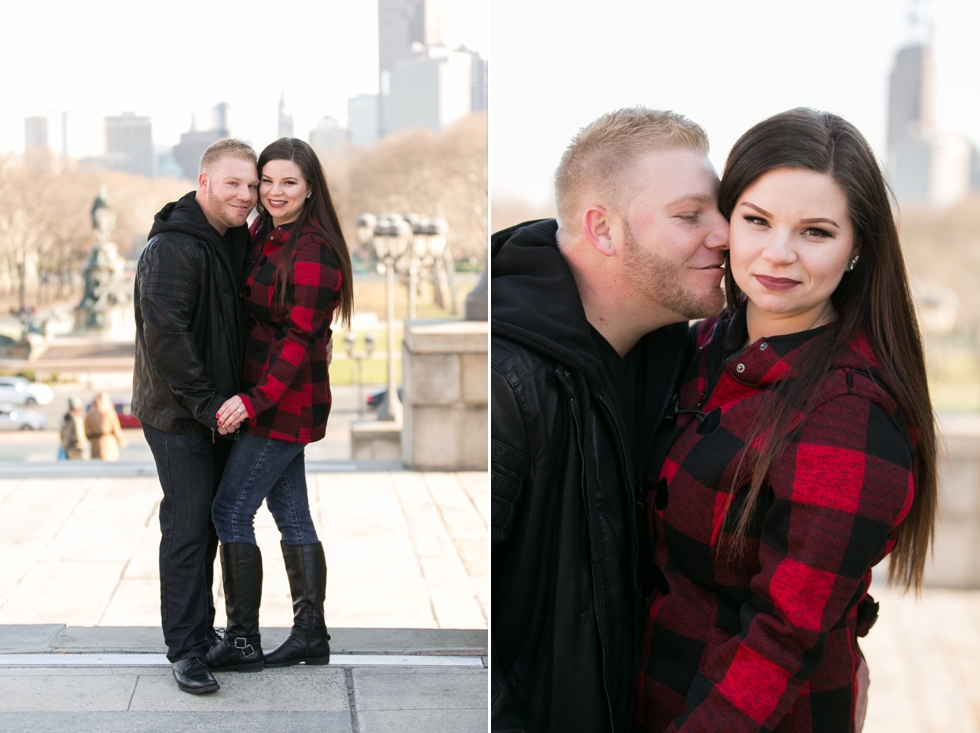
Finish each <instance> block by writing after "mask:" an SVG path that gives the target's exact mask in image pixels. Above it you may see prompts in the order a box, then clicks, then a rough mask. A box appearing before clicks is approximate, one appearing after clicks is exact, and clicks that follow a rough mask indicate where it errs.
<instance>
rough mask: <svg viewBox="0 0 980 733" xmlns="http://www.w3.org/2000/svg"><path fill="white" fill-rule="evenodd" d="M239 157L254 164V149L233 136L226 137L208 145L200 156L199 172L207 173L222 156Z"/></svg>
mask: <svg viewBox="0 0 980 733" xmlns="http://www.w3.org/2000/svg"><path fill="white" fill-rule="evenodd" d="M229 157H230V158H240V159H241V160H246V161H248V162H249V163H251V164H252V165H255V164H256V157H255V151H254V150H252V146H251V145H249V144H248V143H246V142H242V141H241V140H238V139H236V138H233V137H226V138H222V139H221V140H218V141H217V142H213V143H211V144H210V145H208V149H207V150H205V151H204V155H202V156H201V168H200V172H201V173H207V172H209V171H210V170H211V168H213V167H214V164H215V163H217V162H218V161H219V160H221V159H222V158H229Z"/></svg>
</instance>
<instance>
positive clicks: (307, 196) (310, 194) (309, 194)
mask: <svg viewBox="0 0 980 733" xmlns="http://www.w3.org/2000/svg"><path fill="white" fill-rule="evenodd" d="M312 195H313V192H312V191H310V192H309V193H308V194H306V198H309V197H310V196H312ZM851 269H852V270H853V269H854V267H853V266H852V267H851Z"/></svg>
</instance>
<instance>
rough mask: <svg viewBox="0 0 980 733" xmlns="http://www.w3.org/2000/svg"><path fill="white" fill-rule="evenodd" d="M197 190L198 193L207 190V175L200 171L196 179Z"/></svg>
mask: <svg viewBox="0 0 980 733" xmlns="http://www.w3.org/2000/svg"><path fill="white" fill-rule="evenodd" d="M197 188H198V190H200V191H206V190H207V188H208V174H207V173H205V172H203V171H202V172H201V174H200V175H198V177H197Z"/></svg>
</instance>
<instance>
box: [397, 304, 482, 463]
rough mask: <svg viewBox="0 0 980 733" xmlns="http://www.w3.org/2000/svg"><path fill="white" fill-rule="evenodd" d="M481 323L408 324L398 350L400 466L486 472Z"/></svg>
mask: <svg viewBox="0 0 980 733" xmlns="http://www.w3.org/2000/svg"><path fill="white" fill-rule="evenodd" d="M488 334H489V331H488V324H487V322H486V321H408V322H406V324H405V340H404V342H403V346H402V402H403V404H404V410H405V412H404V428H403V430H402V455H403V458H404V461H405V464H406V465H407V466H408V467H409V468H412V469H414V470H422V471H461V470H478V471H485V470H487V467H488V453H487V442H488V439H489V427H488V420H489V411H488V388H487V384H488V380H489V366H488V351H489V349H488V346H489V335H488Z"/></svg>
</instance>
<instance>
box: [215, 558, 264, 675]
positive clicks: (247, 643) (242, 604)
mask: <svg viewBox="0 0 980 733" xmlns="http://www.w3.org/2000/svg"><path fill="white" fill-rule="evenodd" d="M221 575H222V579H223V582H224V588H225V608H226V610H227V612H228V629H227V631H225V637H224V639H222V640H221V641H219V642H218V643H217V644H215V645H214V646H212V647H211V649H210V650H209V651H208V654H207V656H206V657H205V660H204V661H205V663H206V664H207V665H208V668H209V669H211V670H212V671H219V672H220V671H231V670H238V671H239V672H258V671H259V670H260V669H262V666H263V654H262V644H261V637H260V635H259V604H260V603H261V602H262V554H261V553H260V552H259V548H258V546H257V545H249V544H245V543H241V542H236V543H231V544H227V545H221Z"/></svg>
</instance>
